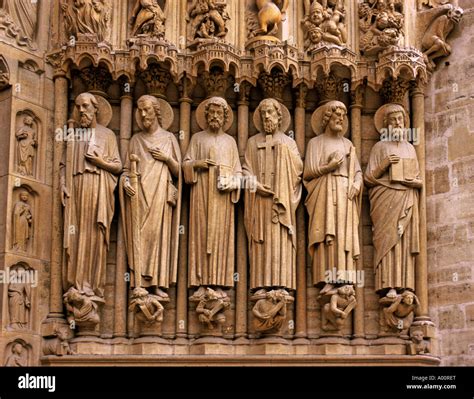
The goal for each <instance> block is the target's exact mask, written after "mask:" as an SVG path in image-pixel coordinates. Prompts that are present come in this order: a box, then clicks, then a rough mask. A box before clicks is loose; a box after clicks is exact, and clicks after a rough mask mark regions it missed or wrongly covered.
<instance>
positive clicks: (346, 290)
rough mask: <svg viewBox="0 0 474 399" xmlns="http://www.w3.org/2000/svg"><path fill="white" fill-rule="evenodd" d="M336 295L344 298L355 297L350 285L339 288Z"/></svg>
mask: <svg viewBox="0 0 474 399" xmlns="http://www.w3.org/2000/svg"><path fill="white" fill-rule="evenodd" d="M337 293H338V294H339V295H341V296H345V297H348V296H352V295H355V291H354V287H353V286H352V285H343V286H342V287H339V288H338V289H337Z"/></svg>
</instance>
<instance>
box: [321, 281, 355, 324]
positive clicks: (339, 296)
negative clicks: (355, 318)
mask: <svg viewBox="0 0 474 399" xmlns="http://www.w3.org/2000/svg"><path fill="white" fill-rule="evenodd" d="M318 299H319V301H320V302H321V328H322V329H323V330H324V331H336V332H338V333H341V330H342V328H343V326H344V324H345V322H346V320H347V318H348V316H349V315H350V314H351V312H352V310H353V309H354V308H355V306H356V304H357V301H356V297H355V290H354V287H353V286H352V285H349V284H346V285H342V286H339V287H335V286H334V284H326V285H325V286H324V287H323V289H322V290H321V291H320V292H319V296H318Z"/></svg>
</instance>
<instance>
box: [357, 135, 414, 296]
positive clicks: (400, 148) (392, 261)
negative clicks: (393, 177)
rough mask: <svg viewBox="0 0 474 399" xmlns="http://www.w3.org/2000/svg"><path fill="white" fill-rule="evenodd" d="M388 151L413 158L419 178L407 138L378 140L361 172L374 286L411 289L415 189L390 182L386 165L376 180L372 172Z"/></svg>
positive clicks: (403, 157)
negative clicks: (366, 200) (369, 224)
mask: <svg viewBox="0 0 474 399" xmlns="http://www.w3.org/2000/svg"><path fill="white" fill-rule="evenodd" d="M391 154H395V155H398V156H399V157H400V158H401V162H403V159H412V160H414V164H415V165H416V166H415V171H414V174H415V175H418V178H419V165H418V159H417V156H416V152H415V148H414V147H413V145H412V144H410V143H409V142H407V141H401V142H398V141H379V142H378V143H376V144H375V145H374V147H373V148H372V151H371V153H370V159H369V164H368V165H367V170H366V172H365V182H366V184H367V186H368V187H370V189H369V199H370V216H371V218H372V223H373V243H374V248H375V255H374V266H375V289H376V290H377V291H378V290H382V289H385V288H409V289H411V290H414V289H415V257H416V255H417V254H418V253H419V252H420V234H419V223H420V214H419V190H418V189H416V188H410V187H407V186H405V185H403V184H401V183H397V182H391V181H390V168H389V169H388V170H387V171H385V173H384V174H383V175H382V176H380V177H379V178H378V179H376V178H375V176H374V174H375V172H376V171H377V170H378V169H379V168H380V165H381V164H382V162H383V160H384V159H385V158H386V157H388V156H389V155H391ZM412 172H413V171H412Z"/></svg>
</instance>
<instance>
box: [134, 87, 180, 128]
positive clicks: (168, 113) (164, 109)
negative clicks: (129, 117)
mask: <svg viewBox="0 0 474 399" xmlns="http://www.w3.org/2000/svg"><path fill="white" fill-rule="evenodd" d="M145 100H149V101H151V102H152V103H155V104H156V103H158V104H159V106H160V114H161V123H160V127H161V128H162V129H163V130H168V129H169V128H170V127H171V125H172V124H173V121H174V112H173V108H171V105H170V104H169V103H168V102H167V101H165V100H163V99H162V98H156V97H155V96H150V95H148V94H146V95H144V96H141V97H140V98H139V99H138V101H137V104H138V103H139V102H141V101H145ZM135 120H136V121H137V125H138V127H139V128H140V130H143V123H142V120H141V118H140V114H139V112H138V108H137V109H136V111H135Z"/></svg>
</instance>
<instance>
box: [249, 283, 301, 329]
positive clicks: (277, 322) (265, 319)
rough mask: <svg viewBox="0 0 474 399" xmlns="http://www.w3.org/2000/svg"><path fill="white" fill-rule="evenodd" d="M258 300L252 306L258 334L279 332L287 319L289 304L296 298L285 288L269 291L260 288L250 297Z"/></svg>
mask: <svg viewBox="0 0 474 399" xmlns="http://www.w3.org/2000/svg"><path fill="white" fill-rule="evenodd" d="M250 300H251V301H256V303H255V305H254V307H253V308H252V314H253V315H254V319H253V326H254V328H255V331H256V332H257V333H258V334H261V333H266V334H272V333H275V334H277V335H278V334H279V333H280V332H281V329H282V327H283V324H284V323H285V320H286V313H287V306H286V305H287V304H289V303H292V302H294V298H293V297H292V296H291V295H290V294H289V293H288V291H286V290H284V289H276V290H271V291H269V292H267V291H266V290H265V289H260V290H257V291H256V292H255V294H254V295H252V297H251V298H250Z"/></svg>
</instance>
